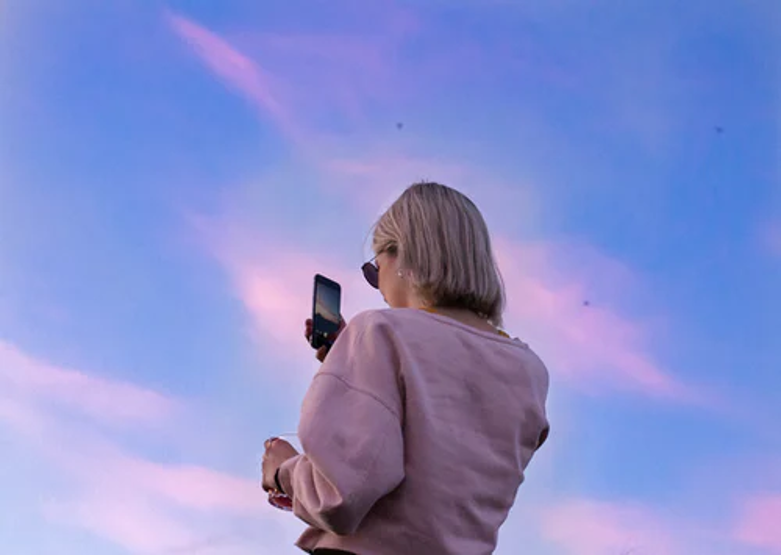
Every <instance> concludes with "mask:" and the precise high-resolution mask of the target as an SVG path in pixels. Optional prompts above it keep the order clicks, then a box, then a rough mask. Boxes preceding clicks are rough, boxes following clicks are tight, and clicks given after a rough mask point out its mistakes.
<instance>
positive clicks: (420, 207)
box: [372, 182, 505, 327]
mask: <svg viewBox="0 0 781 556" xmlns="http://www.w3.org/2000/svg"><path fill="white" fill-rule="evenodd" d="M372 249H373V251H374V252H375V254H380V253H382V252H388V253H390V254H394V255H396V256H398V257H399V266H400V268H401V269H403V271H404V272H405V274H406V275H407V277H408V279H409V280H411V282H412V286H413V288H414V291H415V292H416V293H417V294H418V296H419V297H420V298H421V299H422V300H423V302H424V304H425V305H426V306H427V307H432V308H433V307H443V308H444V307H447V308H460V309H468V310H470V311H472V312H474V313H476V314H477V315H479V316H480V317H482V318H484V319H486V320H488V321H490V322H491V324H493V325H494V326H497V327H501V326H502V325H503V319H502V314H503V313H504V306H505V292H504V283H503V281H502V276H501V274H500V272H499V268H498V266H497V264H496V260H495V259H494V255H493V250H492V248H491V237H490V234H489V233H488V227H487V226H486V223H485V220H484V219H483V216H482V214H480V211H479V210H478V208H477V207H476V206H475V204H474V203H473V202H472V201H471V200H470V199H469V198H468V197H467V196H466V195H464V194H463V193H460V192H458V191H456V190H455V189H453V188H451V187H447V186H445V185H441V184H439V183H434V182H420V183H416V184H414V185H412V186H410V187H408V188H407V189H406V190H405V191H404V193H402V194H401V196H400V197H399V198H398V199H397V200H396V201H395V202H394V203H393V204H392V205H391V207H390V208H389V209H388V210H387V211H385V213H384V214H383V215H382V216H381V217H380V219H379V220H378V221H377V223H376V224H375V226H374V237H373V241H372Z"/></svg>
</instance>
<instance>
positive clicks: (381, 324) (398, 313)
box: [346, 309, 409, 335]
mask: <svg viewBox="0 0 781 556" xmlns="http://www.w3.org/2000/svg"><path fill="white" fill-rule="evenodd" d="M408 312H409V311H408V310H405V309H369V310H366V311H361V312H360V313H358V314H357V315H355V316H354V317H353V318H352V319H350V322H349V323H348V324H347V328H346V330H347V329H350V328H352V329H353V333H368V334H373V335H377V334H379V335H389V334H391V335H392V334H393V333H394V331H395V330H396V329H397V328H398V327H399V326H400V325H401V324H402V321H405V320H408V319H409V316H408V315H407V314H406V313H408Z"/></svg>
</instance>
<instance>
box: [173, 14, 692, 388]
mask: <svg viewBox="0 0 781 556" xmlns="http://www.w3.org/2000/svg"><path fill="white" fill-rule="evenodd" d="M171 21H172V22H173V24H174V29H175V30H177V32H178V33H179V34H180V35H183V36H185V37H186V38H187V39H188V40H191V41H194V43H193V44H194V45H195V52H196V54H197V55H198V56H200V57H201V58H202V59H204V61H205V62H206V64H207V66H208V67H210V68H211V69H212V71H213V72H214V73H215V74H216V75H217V76H218V77H219V78H221V79H223V80H225V81H226V82H227V83H228V84H229V85H230V86H232V87H238V88H239V89H240V93H241V94H243V95H245V96H247V95H248V96H250V97H251V98H252V99H254V101H255V102H256V104H257V106H258V107H259V108H260V109H262V110H265V111H266V113H267V114H269V115H271V117H272V119H273V120H274V121H276V122H277V123H278V125H279V127H280V131H281V132H283V133H284V134H285V135H287V136H288V137H292V138H293V139H294V140H295V141H296V146H297V147H301V148H302V151H304V152H307V147H306V145H307V144H308V138H311V137H312V136H313V134H315V133H316V128H317V126H315V125H314V124H312V122H310V121H308V120H307V119H306V115H307V111H300V110H298V109H297V108H298V106H297V105H296V104H294V102H295V101H293V100H291V99H294V98H295V95H285V96H284V101H283V100H282V98H283V97H281V96H280V97H278V98H275V99H274V101H273V102H271V101H270V100H269V98H268V95H267V94H266V92H267V90H268V88H269V86H268V85H267V84H264V85H263V87H262V89H263V93H262V94H261V93H258V92H256V90H257V89H258V87H259V85H258V80H257V79H255V78H250V77H237V76H235V75H233V73H232V72H231V71H227V70H226V69H225V67H226V66H230V67H235V68H240V69H241V70H242V71H243V72H245V73H246V74H247V75H248V76H253V75H255V74H256V73H257V74H258V75H266V74H265V73H264V72H262V71H261V70H260V66H259V65H258V63H257V62H255V61H252V60H250V59H249V58H248V57H246V56H245V55H244V54H241V53H240V52H239V51H238V50H237V49H236V48H235V47H233V46H231V45H229V44H228V43H227V42H226V41H225V40H223V39H220V38H218V37H216V36H215V35H214V34H213V33H212V32H211V31H208V30H206V29H204V28H202V27H200V26H198V25H197V24H195V23H193V22H190V21H189V20H187V19H185V18H183V17H182V16H171ZM298 39H299V40H295V37H288V38H284V37H278V36H276V37H273V38H271V39H267V40H270V41H271V42H272V43H277V44H278V45H285V46H286V48H291V49H294V50H298V51H301V52H304V53H306V54H307V55H313V50H314V49H315V45H316V44H318V43H317V42H316V41H315V42H313V41H312V40H311V39H309V38H301V37H298ZM325 44H328V43H325ZM354 46H355V45H354V44H353V43H350V42H349V41H348V42H347V43H345V42H342V41H336V42H335V43H334V44H332V45H331V47H332V48H334V49H335V51H340V50H341V49H344V48H347V49H350V48H353V47H354ZM324 48H325V47H324ZM374 52H375V51H374V50H372V49H369V50H367V52H366V53H365V55H364V54H362V55H360V56H358V57H357V62H356V63H365V64H367V66H369V67H370V68H371V71H380V70H379V69H378V68H377V67H376V66H375V64H376V62H377V60H376V58H375V54H374ZM235 60H240V61H241V62H240V63H237V62H234V61H235ZM280 81H282V79H280ZM324 87H326V88H327V87H328V85H327V84H324ZM299 92H301V91H299ZM306 93H307V94H308V93H309V90H308V89H307V90H306ZM308 96H310V97H311V95H308ZM366 96H368V95H366V94H364V95H362V98H364V99H365V97H366ZM317 98H318V101H319V102H321V103H322V104H323V105H327V106H330V102H331V101H330V100H329V99H328V98H327V97H325V98H323V97H321V96H320V95H317ZM284 103H288V104H287V105H285V104H284ZM279 114H285V115H291V114H295V115H296V118H297V121H296V122H295V123H291V120H290V119H288V118H287V116H286V117H285V118H282V117H279ZM291 127H292V128H296V129H297V130H300V131H301V133H299V134H297V135H295V137H293V136H291V134H289V133H288V129H289V128H291ZM342 143H343V144H342ZM342 143H339V142H338V141H332V142H329V143H327V144H322V145H318V148H317V149H315V150H314V151H309V152H316V154H315V155H312V156H309V155H307V161H308V163H309V165H310V167H312V168H313V169H314V170H316V175H318V176H319V181H318V185H319V187H320V188H321V189H322V190H323V191H324V192H325V193H326V194H327V195H329V196H333V195H338V196H340V197H341V198H342V199H344V200H345V201H346V202H347V203H349V204H350V205H352V206H354V207H355V208H356V209H357V210H359V211H361V213H362V214H363V215H364V217H363V218H364V219H365V220H366V221H371V220H372V218H370V217H368V215H369V214H371V213H372V212H375V211H377V210H378V209H379V208H380V207H381V206H387V205H388V204H390V202H392V201H393V200H394V198H395V196H396V195H398V193H400V192H401V191H402V190H403V188H404V187H405V186H406V185H408V184H409V183H411V182H413V181H416V180H419V179H426V178H428V179H435V180H437V181H442V182H445V183H448V184H450V185H453V186H455V187H459V188H461V189H464V188H463V187H461V184H462V183H469V182H472V183H480V184H481V186H482V187H481V189H482V190H485V189H490V188H491V187H490V183H489V182H490V178H488V179H486V176H484V175H483V176H481V174H482V173H481V172H478V171H477V170H476V169H475V168H474V167H473V166H472V165H470V164H467V163H465V162H454V161H451V160H446V159H441V160H432V159H430V158H425V157H419V156H405V155H403V154H401V153H399V152H394V151H392V150H391V151H390V152H389V151H388V150H383V149H382V148H380V150H379V151H377V152H371V153H367V151H366V148H365V145H359V144H357V143H355V142H354V141H350V140H349V139H345V140H344V141H342ZM348 147H349V148H348ZM478 176H481V177H478ZM488 196H489V197H490V195H488ZM494 197H499V195H494ZM527 197H531V196H529V195H527ZM495 204H496V205H497V206H500V205H501V204H502V203H501V202H496V203H495ZM525 205H529V207H532V208H527V207H526V206H525ZM537 209H538V207H537V202H536V201H535V202H531V203H525V204H521V206H519V207H518V208H517V209H516V210H514V212H513V217H514V218H519V217H522V218H524V219H525V220H533V219H534V215H533V214H530V213H531V212H534V211H535V210H537ZM500 212H501V209H500ZM375 213H376V212H375ZM227 219H228V220H231V216H230V215H228V216H227ZM220 226H221V227H223V228H230V227H231V226H233V227H234V228H235V229H236V230H240V231H238V232H237V233H235V234H233V235H232V236H230V237H229V236H228V235H226V234H223V235H222V239H221V240H220V241H219V244H218V245H217V246H216V247H215V244H212V248H211V251H212V254H213V255H215V256H216V257H217V258H218V260H220V261H221V263H222V265H223V266H224V267H225V268H226V269H227V270H228V273H229V275H230V277H231V281H232V283H233V288H234V290H235V291H236V293H237V295H238V297H239V298H240V299H241V300H242V303H243V304H244V306H245V307H246V308H247V310H248V312H249V314H250V315H252V319H253V322H254V324H255V326H256V328H257V330H258V331H259V332H261V333H262V334H260V335H259V337H260V336H263V337H265V338H267V339H270V340H273V341H274V342H276V344H277V346H280V347H281V346H284V349H286V350H291V353H292V352H293V351H292V350H293V349H294V345H293V344H292V342H296V343H298V342H299V341H300V339H299V337H300V335H301V332H300V330H301V327H302V325H301V322H300V321H301V320H302V316H303V315H306V314H308V312H309V307H308V303H309V300H308V291H309V290H310V289H311V285H310V282H311V277H312V275H313V274H314V273H315V272H330V273H331V274H332V275H334V276H336V277H340V276H342V274H344V276H345V278H346V279H347V280H348V283H351V281H352V280H353V278H352V276H353V275H354V272H353V271H351V270H350V271H348V270H346V269H345V270H342V269H340V268H339V267H338V265H337V266H336V267H335V268H333V266H334V265H332V264H329V263H328V262H327V261H324V260H322V259H320V258H318V257H316V256H312V255H308V254H306V253H305V252H304V251H302V250H301V249H298V248H296V246H295V245H290V244H288V243H285V244H284V245H282V244H280V243H279V242H278V241H277V240H272V239H270V238H275V237H279V232H278V230H269V229H265V230H260V229H258V228H257V227H253V226H251V225H247V222H245V221H240V222H235V221H233V222H228V223H227V224H226V223H224V222H223V223H220ZM249 237H256V238H258V241H250V240H249V239H248V238H249ZM247 246H252V248H251V249H250V248H248V247H247ZM261 246H262V247H261ZM580 247H583V246H578V248H580ZM497 251H498V253H499V257H500V265H501V267H502V269H503V271H504V273H505V277H506V278H507V287H508V294H509V298H510V305H509V314H508V322H509V323H510V324H511V325H513V326H514V327H515V328H516V329H517V334H518V335H521V336H524V339H526V340H528V341H529V342H530V343H532V344H533V345H534V346H535V347H536V348H538V349H539V350H540V351H541V353H542V354H543V356H544V357H545V360H546V361H547V362H548V364H549V367H550V368H551V371H552V372H553V373H554V375H555V376H557V377H560V378H562V379H564V380H565V381H566V382H568V383H570V384H573V385H575V386H577V387H579V388H581V389H586V390H591V391H594V392H606V391H612V392H616V391H625V392H626V391H634V392H635V393H639V394H640V395H647V396H650V397H655V398H666V399H676V400H679V401H688V402H698V401H699V400H698V399H696V398H697V397H696V396H694V394H693V393H692V391H691V390H690V389H689V388H687V386H686V385H684V384H683V383H682V382H681V381H680V380H679V379H677V378H676V377H675V376H674V375H673V374H672V373H671V372H669V371H668V370H666V369H664V368H663V367H662V366H661V365H660V364H659V363H658V362H657V361H655V359H654V357H653V356H652V354H651V353H650V351H649V349H648V348H647V344H648V343H649V334H648V333H647V331H646V330H644V329H643V327H642V326H641V324H640V323H638V322H636V321H634V320H633V319H631V318H628V317H626V316H624V315H623V314H622V312H621V310H620V308H617V307H616V306H617V305H618V304H616V303H615V298H616V297H617V296H620V295H625V292H622V291H620V290H621V288H622V287H623V286H624V285H625V284H607V280H606V277H608V276H609V277H615V276H617V272H616V268H618V267H620V266H621V265H620V264H619V263H618V262H617V261H613V260H610V259H609V258H608V257H605V256H603V255H599V254H598V251H597V250H596V249H594V248H593V247H590V246H585V249H583V251H585V252H590V253H596V254H595V255H594V256H592V257H591V258H590V260H589V261H587V262H588V265H586V266H583V265H581V266H580V267H578V269H577V270H576V271H575V272H572V273H570V274H567V275H565V276H563V277H562V273H561V272H557V268H556V262H558V260H560V259H561V258H562V257H570V258H575V259H577V256H576V255H575V256H573V253H572V250H570V251H566V248H564V249H563V248H562V247H561V246H559V245H552V244H545V243H543V242H524V241H521V242H519V241H514V240H510V239H504V240H502V239H501V238H500V239H499V241H498V242H497ZM326 269H328V270H326ZM586 273H588V275H586ZM626 274H629V273H628V272H627V273H626ZM594 277H597V279H593V278H594ZM589 279H590V283H587V281H588V280H589ZM595 283H601V284H602V286H601V287H602V288H603V290H608V288H609V287H610V286H617V287H615V288H613V290H612V291H610V294H611V295H612V296H613V299H612V300H611V301H614V303H612V304H607V303H603V302H600V301H601V300H600V301H597V302H596V303H595V304H594V305H593V306H589V307H584V305H583V303H584V300H588V299H589V298H590V296H591V295H592V294H593V293H594V291H593V288H594V284H595ZM345 286H346V288H345V289H346V291H347V292H349V294H350V295H352V296H354V295H355V292H354V291H353V290H352V289H350V288H349V286H348V284H345ZM356 288H357V291H361V290H362V289H364V288H365V285H362V284H356ZM617 290H618V291H617ZM293 314H295V315H296V316H295V317H293V316H292V315H293ZM348 316H349V315H348Z"/></svg>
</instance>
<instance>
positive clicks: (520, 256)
mask: <svg viewBox="0 0 781 556" xmlns="http://www.w3.org/2000/svg"><path fill="white" fill-rule="evenodd" d="M496 246H497V253H498V254H497V258H498V259H499V264H500V267H501V269H502V272H503V276H504V279H505V283H506V287H507V295H508V314H507V320H508V326H509V327H510V328H514V330H511V332H514V333H516V334H517V335H519V336H521V337H522V338H523V339H525V340H526V341H528V342H529V343H530V344H531V345H532V347H534V348H536V349H537V350H538V351H539V353H540V354H541V356H542V357H543V358H544V360H545V361H546V363H547V365H548V367H549V368H550V369H551V371H552V373H553V374H554V375H555V376H556V377H559V378H562V379H564V380H566V381H567V382H569V383H571V384H574V385H576V386H578V387H579V388H581V389H584V390H586V391H591V392H604V391H611V390H614V391H615V390H633V391H637V392H639V393H642V394H645V395H649V396H653V397H661V398H673V399H678V400H681V401H684V400H685V401H695V396H694V395H693V394H692V393H691V391H690V390H689V389H688V388H687V387H686V386H685V385H684V384H683V383H681V382H680V381H679V380H678V379H676V378H675V377H674V376H673V375H671V374H670V373H669V372H667V371H665V370H664V369H663V368H661V367H660V366H659V365H658V364H657V363H656V362H655V361H654V360H653V357H652V356H651V355H650V353H649V352H648V351H647V349H646V348H645V347H644V340H645V339H646V338H645V334H644V330H643V329H642V327H641V326H640V325H639V324H638V323H636V322H634V321H632V320H630V319H628V318H626V317H623V316H621V314H620V313H619V312H618V311H617V310H615V309H613V308H611V307H610V305H607V304H605V305H601V304H600V303H601V300H595V303H594V304H593V305H592V304H591V302H590V301H589V299H590V298H591V296H592V294H593V293H594V290H592V289H591V288H590V287H589V282H590V279H591V278H592V277H594V276H599V277H600V285H599V288H601V290H602V292H603V293H606V294H607V293H609V292H611V290H613V291H612V294H611V298H610V299H611V300H615V299H616V298H617V297H618V296H619V295H622V294H621V293H620V292H617V291H616V290H620V289H621V288H625V287H629V286H630V284H631V279H630V276H631V274H630V273H629V272H628V270H626V269H623V268H622V267H621V265H620V264H619V263H617V262H616V261H613V260H610V259H609V258H607V257H604V256H602V255H599V254H598V253H597V252H596V251H594V250H593V249H591V250H590V254H588V255H587V257H586V260H583V254H584V253H589V249H588V248H586V247H585V246H579V247H575V248H574V249H575V251H574V252H573V251H572V248H570V247H567V246H564V245H555V244H550V243H543V242H537V243H532V242H527V243H522V242H513V241H511V240H509V239H503V238H498V241H497V242H496ZM567 258H569V259H573V258H579V259H581V260H580V261H579V265H578V270H575V269H568V272H566V273H562V271H561V270H559V269H558V268H557V264H556V263H558V262H561V261H566V259H567ZM554 261H555V262H554ZM584 302H587V303H588V304H587V305H584Z"/></svg>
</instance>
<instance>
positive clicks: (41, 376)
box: [0, 340, 177, 425]
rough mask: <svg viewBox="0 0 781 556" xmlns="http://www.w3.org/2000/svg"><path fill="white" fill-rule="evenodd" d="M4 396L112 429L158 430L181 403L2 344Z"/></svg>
mask: <svg viewBox="0 0 781 556" xmlns="http://www.w3.org/2000/svg"><path fill="white" fill-rule="evenodd" d="M0 392H3V395H5V396H8V397H12V396H25V397H27V398H28V399H34V400H35V402H36V403H41V404H57V405H58V406H60V407H62V408H67V409H68V410H69V411H72V412H74V413H81V414H85V415H88V416H90V417H93V418H96V419H100V420H101V421H106V422H109V423H113V424H128V423H131V424H147V425H155V424H157V423H159V422H160V421H161V420H163V419H165V418H167V417H169V416H171V414H172V413H173V412H174V411H175V409H176V405H177V404H176V403H175V402H174V401H173V400H172V399H170V398H168V397H166V396H164V395H162V394H159V393H157V392H155V391H152V390H149V389H145V388H142V387H139V386H135V385H132V384H129V383H125V382H119V381H113V380H108V379H104V378H100V377H96V376H92V375H89V374H86V373H83V372H80V371H76V370H72V369H66V368H62V367H58V366H56V365H52V364H49V363H47V362H45V361H42V360H39V359H36V358H33V357H30V356H29V355H27V354H25V353H23V352H22V351H21V350H19V349H17V348H16V347H15V346H13V345H12V344H9V343H8V342H4V341H2V340H0Z"/></svg>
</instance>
